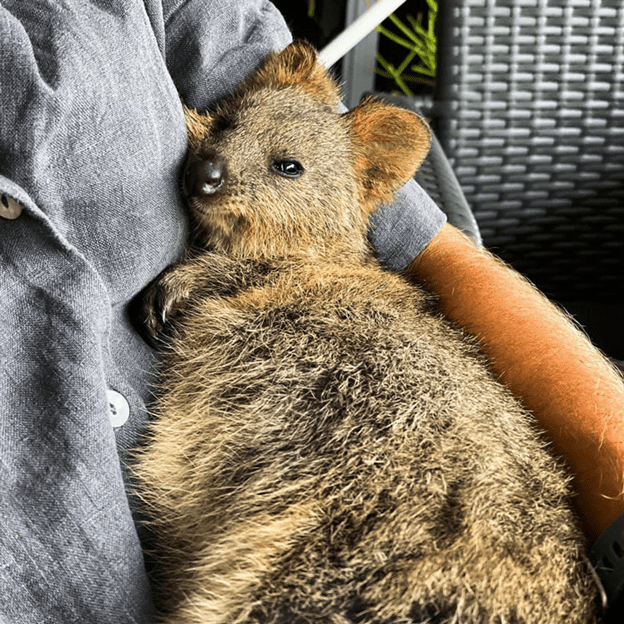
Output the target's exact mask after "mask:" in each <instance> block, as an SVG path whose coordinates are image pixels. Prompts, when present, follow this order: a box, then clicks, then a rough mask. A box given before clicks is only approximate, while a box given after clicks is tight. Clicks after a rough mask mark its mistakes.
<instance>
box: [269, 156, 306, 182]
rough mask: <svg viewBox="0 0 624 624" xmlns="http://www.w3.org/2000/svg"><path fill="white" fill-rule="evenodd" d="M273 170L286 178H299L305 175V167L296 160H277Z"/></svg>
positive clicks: (272, 166)
mask: <svg viewBox="0 0 624 624" xmlns="http://www.w3.org/2000/svg"><path fill="white" fill-rule="evenodd" d="M271 168H272V169H273V171H275V173H278V174H279V175H281V176H282V177H284V178H298V177H299V176H300V175H301V174H302V173H303V165H302V164H301V163H300V162H299V161H298V160H295V159H294V158H284V160H276V161H275V162H274V163H273V164H272V165H271Z"/></svg>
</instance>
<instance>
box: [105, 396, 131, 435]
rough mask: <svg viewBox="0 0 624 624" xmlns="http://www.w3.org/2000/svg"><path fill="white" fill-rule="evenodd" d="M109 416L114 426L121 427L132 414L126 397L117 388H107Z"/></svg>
mask: <svg viewBox="0 0 624 624" xmlns="http://www.w3.org/2000/svg"><path fill="white" fill-rule="evenodd" d="M106 394H107V396H108V416H109V418H110V421H111V425H113V427H121V426H122V425H123V424H125V422H126V421H127V420H128V418H129V416H130V406H129V405H128V401H126V399H125V397H124V396H123V395H122V394H119V392H115V390H107V392H106Z"/></svg>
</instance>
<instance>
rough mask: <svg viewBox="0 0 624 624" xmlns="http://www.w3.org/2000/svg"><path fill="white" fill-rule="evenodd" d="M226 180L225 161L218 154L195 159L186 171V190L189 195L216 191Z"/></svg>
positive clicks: (202, 195)
mask: <svg viewBox="0 0 624 624" xmlns="http://www.w3.org/2000/svg"><path fill="white" fill-rule="evenodd" d="M224 181H225V162H224V161H223V159H222V158H219V157H218V156H213V157H210V158H206V159H202V160H194V161H193V162H190V163H189V164H188V165H187V166H186V170H185V171H184V192H185V193H186V195H187V196H188V197H204V196H206V195H212V194H213V193H215V192H216V191H217V190H218V189H219V188H220V187H221V186H222V185H223V182H224Z"/></svg>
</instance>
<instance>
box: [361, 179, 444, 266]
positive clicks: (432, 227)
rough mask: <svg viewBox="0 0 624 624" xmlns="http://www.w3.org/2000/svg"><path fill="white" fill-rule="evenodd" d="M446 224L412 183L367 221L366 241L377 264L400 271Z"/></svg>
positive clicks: (437, 211)
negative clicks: (376, 258) (375, 255)
mask: <svg viewBox="0 0 624 624" xmlns="http://www.w3.org/2000/svg"><path fill="white" fill-rule="evenodd" d="M445 223H446V215H445V214H444V213H443V212H442V211H441V210H440V209H439V208H438V207H437V206H436V205H435V204H434V203H433V200H432V199H431V198H430V197H429V195H427V193H425V191H423V189H422V188H421V187H420V186H419V185H418V184H417V183H416V182H414V181H413V180H412V181H410V182H409V184H406V185H405V186H404V187H403V188H402V189H401V190H400V191H399V192H398V193H397V194H396V198H395V201H394V203H392V204H388V205H387V206H383V207H382V208H381V209H380V210H378V211H377V212H375V213H374V214H373V215H372V216H371V218H370V227H369V232H368V238H369V240H370V242H371V244H372V245H373V247H374V248H375V250H376V252H377V256H378V258H379V260H380V261H381V263H382V264H383V265H384V266H385V267H386V268H388V269H391V270H392V271H402V270H403V269H405V268H406V267H407V266H408V265H409V264H410V263H411V262H412V260H413V259H414V258H416V256H418V254H419V253H420V252H421V251H422V250H423V249H424V248H425V247H426V246H427V245H428V244H429V243H430V242H431V239H432V238H433V237H434V236H435V235H436V234H437V233H438V231H439V230H440V228H441V227H442V226H443V225H444V224H445Z"/></svg>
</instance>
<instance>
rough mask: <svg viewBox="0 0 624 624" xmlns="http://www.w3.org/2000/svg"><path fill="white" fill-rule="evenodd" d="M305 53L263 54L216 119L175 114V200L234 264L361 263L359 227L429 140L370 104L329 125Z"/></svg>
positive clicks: (315, 71) (327, 90)
mask: <svg viewBox="0 0 624 624" xmlns="http://www.w3.org/2000/svg"><path fill="white" fill-rule="evenodd" d="M339 101H340V97H339V88H338V86H337V84H336V83H335V82H334V80H333V79H332V78H331V77H330V76H329V74H328V73H327V72H326V71H325V70H324V69H323V67H322V65H321V64H320V63H319V61H318V57H317V53H316V51H315V50H314V48H312V47H311V46H310V45H309V44H307V43H303V42H295V43H292V44H290V45H289V46H288V47H286V48H285V49H284V50H283V51H282V52H279V53H274V54H272V55H270V56H269V57H268V58H267V59H265V61H264V62H263V63H262V64H261V65H260V66H259V67H258V69H257V70H256V71H255V72H254V73H253V74H252V75H251V76H250V77H249V78H248V79H247V80H245V81H244V82H243V84H242V85H241V86H240V88H239V89H237V91H236V92H235V93H234V94H233V95H232V96H231V97H230V98H229V99H227V100H226V101H224V102H223V103H222V104H221V105H220V107H219V108H217V109H216V110H215V111H212V112H208V113H204V114H200V113H197V112H196V111H193V110H189V109H186V110H185V114H186V123H187V131H188V138H189V145H190V153H189V159H188V162H187V166H186V170H185V173H184V181H183V186H184V192H185V194H186V196H187V199H188V204H189V206H190V209H191V211H192V213H193V216H194V218H195V221H196V223H197V225H198V227H199V230H200V234H201V235H202V236H203V238H204V240H205V242H206V243H207V244H209V245H210V246H211V247H213V248H215V249H217V250H220V251H224V252H226V253H229V254H232V255H236V256H244V257H258V258H259V257H264V258H267V257H287V256H301V255H323V256H327V255H331V254H336V253H343V254H344V253H351V254H356V255H359V254H362V253H364V252H365V249H366V236H365V233H366V224H367V221H368V217H369V216H370V214H371V212H372V211H373V210H374V209H375V207H376V206H377V205H379V204H380V203H383V202H386V201H389V200H391V199H392V195H393V193H394V191H396V190H397V189H398V188H400V187H401V186H402V185H403V184H404V183H405V182H407V180H409V178H410V177H411V176H412V175H413V174H414V172H415V171H416V170H417V169H418V167H419V166H420V164H421V163H422V161H423V160H424V158H425V156H426V154H427V152H428V150H429V146H430V132H429V129H428V127H427V125H426V123H425V122H424V121H423V120H422V119H421V118H420V117H419V116H418V115H416V114H414V113H412V112H410V111H408V110H405V109H401V108H398V107H395V106H391V105H389V104H385V103H381V102H379V101H375V100H372V99H369V100H365V101H363V102H362V103H361V104H360V105H359V106H357V107H356V108H355V109H353V110H352V111H350V112H348V113H344V114H340V113H339V112H338V106H339Z"/></svg>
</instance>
